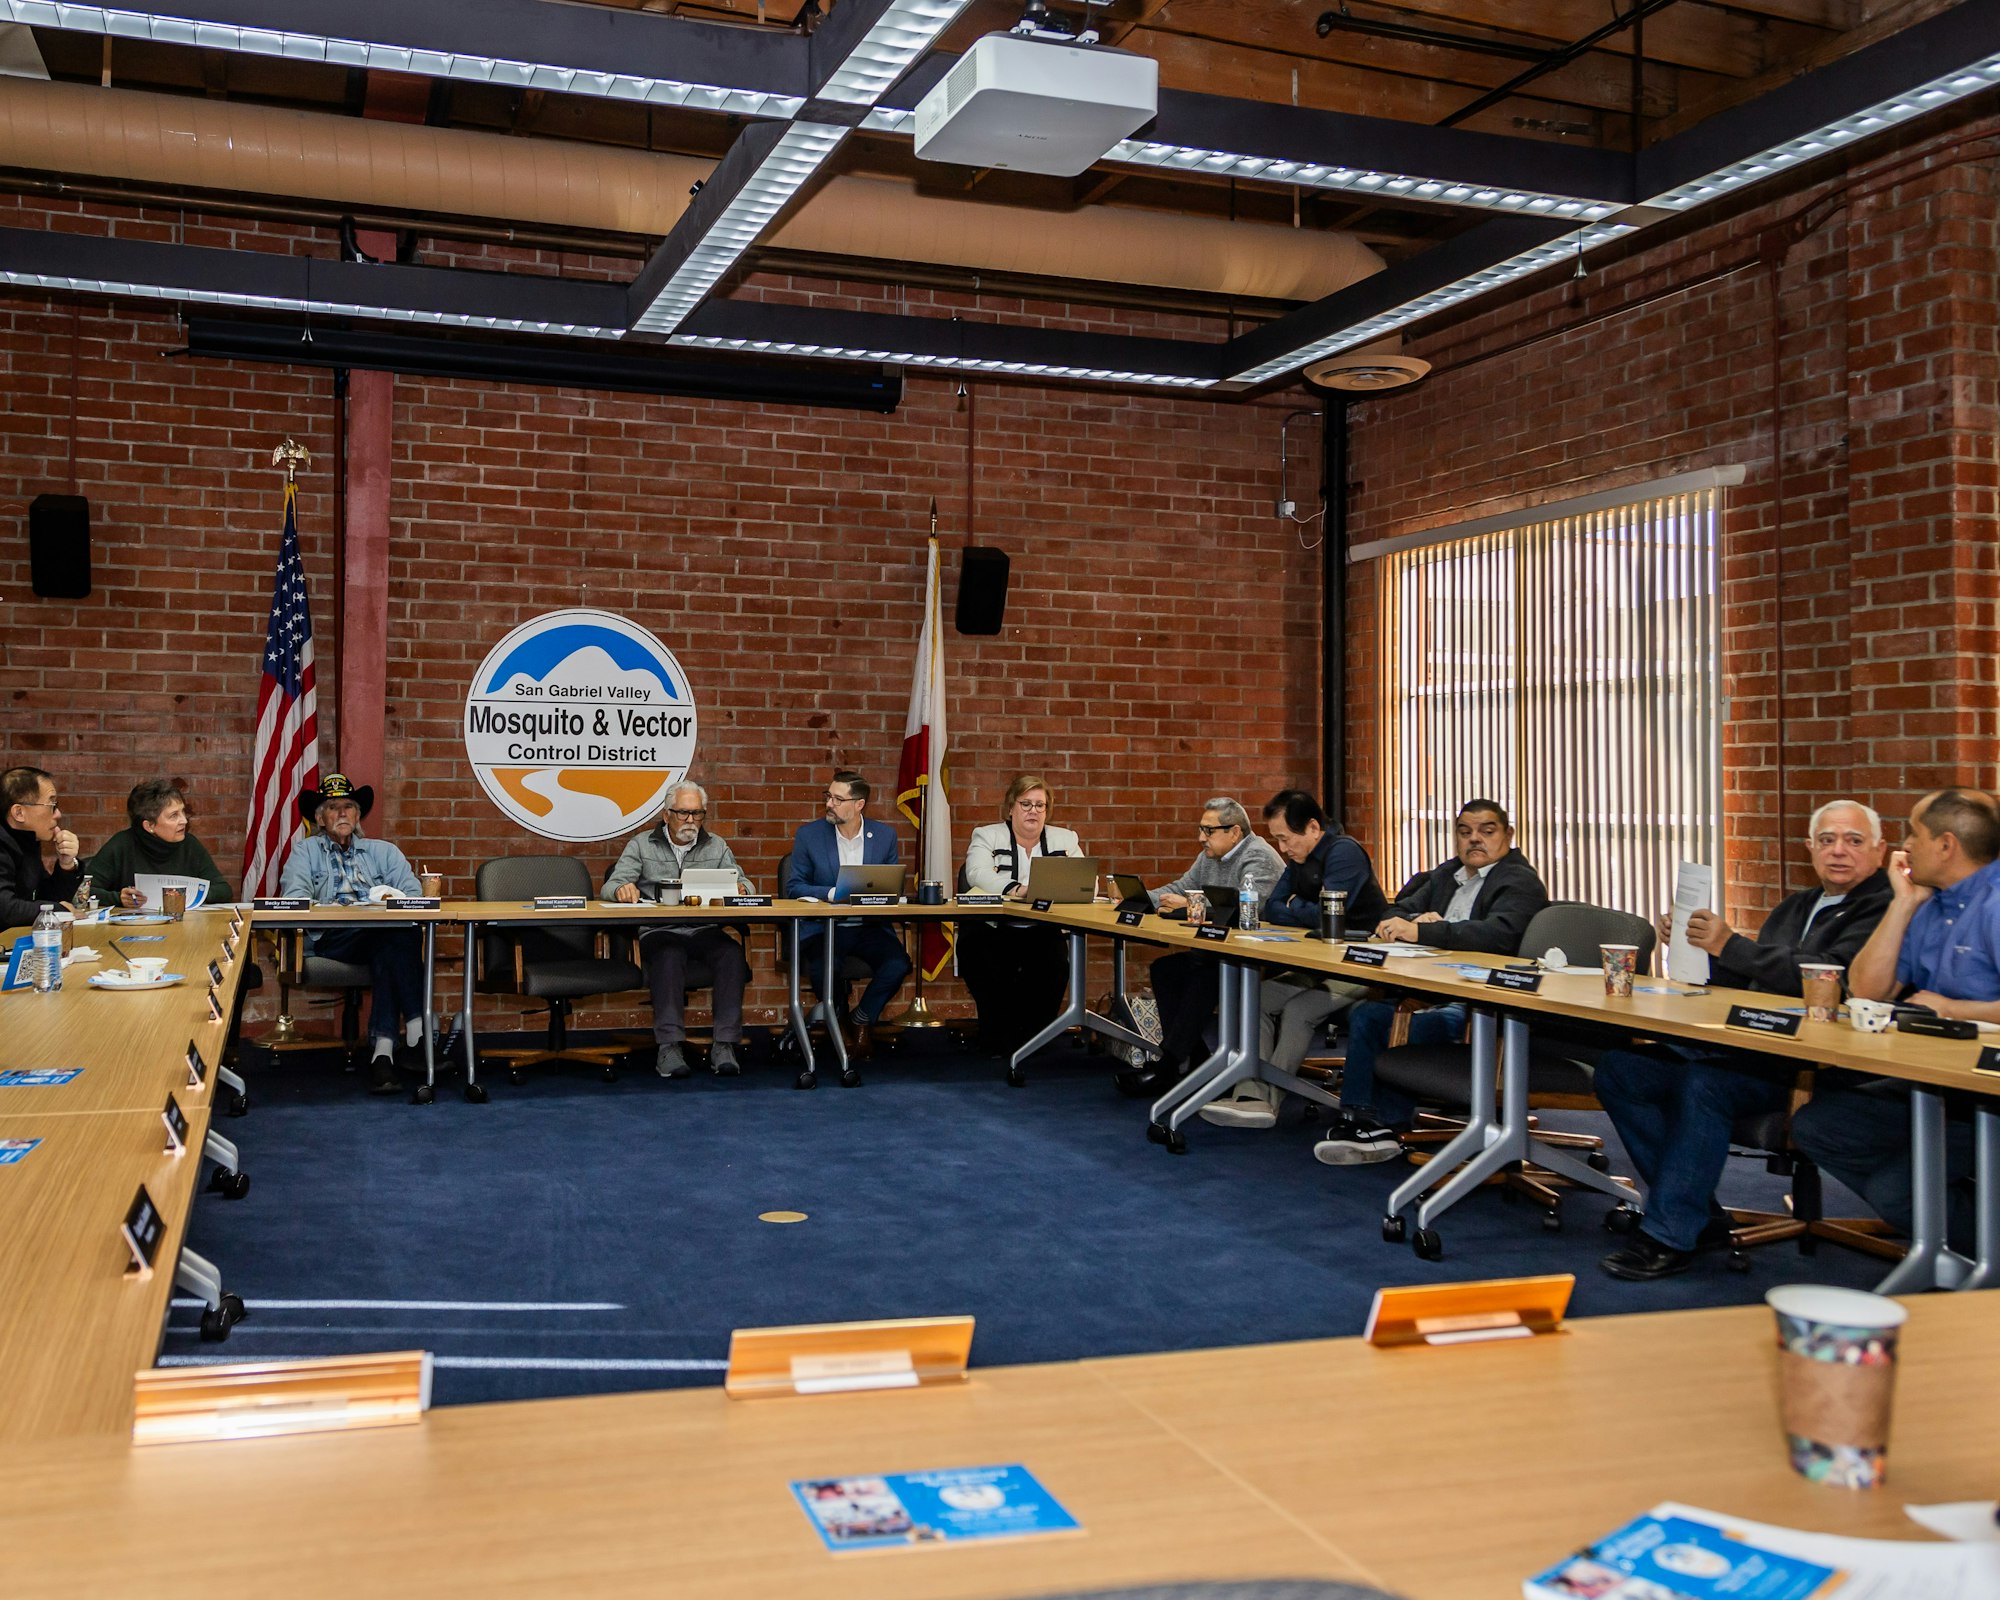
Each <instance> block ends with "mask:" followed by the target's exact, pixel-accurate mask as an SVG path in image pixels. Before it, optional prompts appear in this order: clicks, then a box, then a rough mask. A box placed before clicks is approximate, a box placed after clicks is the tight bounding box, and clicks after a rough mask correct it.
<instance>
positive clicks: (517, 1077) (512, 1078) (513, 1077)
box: [507, 1067, 524, 1089]
mask: <svg viewBox="0 0 2000 1600" xmlns="http://www.w3.org/2000/svg"><path fill="white" fill-rule="evenodd" d="M507 1081H508V1082H509V1083H511V1084H512V1085H513V1086H514V1087H515V1088H517V1089H518V1088H520V1087H521V1084H522V1082H523V1081H524V1080H523V1079H522V1077H521V1074H520V1073H518V1072H516V1071H514V1070H513V1069H512V1068H511V1067H510V1068H509V1069H508V1071H507Z"/></svg>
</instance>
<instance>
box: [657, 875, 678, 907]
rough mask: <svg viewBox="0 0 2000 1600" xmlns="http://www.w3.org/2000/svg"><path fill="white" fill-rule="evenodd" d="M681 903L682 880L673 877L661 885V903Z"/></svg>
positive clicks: (671, 904)
mask: <svg viewBox="0 0 2000 1600" xmlns="http://www.w3.org/2000/svg"><path fill="white" fill-rule="evenodd" d="M680 903H681V885H680V880H679V879H678V878H675V879H671V880H669V881H668V882H666V883H663V884H661V885H660V904H661V905H663V906H677V905H679V904H680Z"/></svg>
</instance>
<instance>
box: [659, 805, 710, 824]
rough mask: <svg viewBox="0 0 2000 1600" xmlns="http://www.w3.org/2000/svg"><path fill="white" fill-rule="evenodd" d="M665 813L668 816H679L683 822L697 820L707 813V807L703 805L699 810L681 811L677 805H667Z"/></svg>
mask: <svg viewBox="0 0 2000 1600" xmlns="http://www.w3.org/2000/svg"><path fill="white" fill-rule="evenodd" d="M667 815H668V816H670V817H679V818H680V819H681V821H683V822H699V821H701V819H702V818H703V817H705V816H707V815H708V808H707V807H706V806H704V807H703V808H702V809H701V810H699V811H683V810H681V808H680V807H679V806H668V807H667Z"/></svg>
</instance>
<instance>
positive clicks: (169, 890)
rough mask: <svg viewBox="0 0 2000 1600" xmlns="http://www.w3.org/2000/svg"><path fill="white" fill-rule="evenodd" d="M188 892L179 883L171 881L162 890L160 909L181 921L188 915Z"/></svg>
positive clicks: (175, 919)
mask: <svg viewBox="0 0 2000 1600" xmlns="http://www.w3.org/2000/svg"><path fill="white" fill-rule="evenodd" d="M187 908H188V892H187V890H185V889H183V888H182V887H181V886H180V885H179V884H177V883H170V884H168V885H167V886H166V887H165V888H164V889H162V890H161V891H160V909H161V910H162V911H164V912H166V914H167V915H168V916H170V917H172V918H173V919H174V921H176V922H179V921H180V920H181V918H182V917H184V916H186V915H187Z"/></svg>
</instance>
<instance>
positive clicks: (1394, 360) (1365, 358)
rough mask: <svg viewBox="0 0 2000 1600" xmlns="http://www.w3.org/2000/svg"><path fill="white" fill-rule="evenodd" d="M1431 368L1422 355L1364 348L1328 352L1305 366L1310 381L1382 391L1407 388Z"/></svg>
mask: <svg viewBox="0 0 2000 1600" xmlns="http://www.w3.org/2000/svg"><path fill="white" fill-rule="evenodd" d="M1430 370H1431V364H1430V363H1429V362H1428V361H1425V360H1423V359H1422V358H1420V357H1418V356H1388V355H1381V354H1371V353H1370V352H1368V351H1364V350H1355V351H1351V352H1349V353H1348V354H1346V355H1342V356H1328V357H1327V358H1326V359H1325V360H1324V361H1315V362H1314V363H1313V364H1312V365H1311V366H1309V367H1307V368H1306V370H1305V380H1306V382H1307V383H1310V384H1315V385H1317V386H1318V387H1319V388H1322V389H1340V390H1344V391H1345V392H1347V393H1349V394H1379V393H1380V392H1381V391H1382V390H1384V389H1404V388H1407V387H1409V385H1411V384H1413V383H1416V382H1418V381H1419V380H1420V379H1421V378H1423V377H1424V375H1425V374H1426V373H1428V372H1429V371H1430Z"/></svg>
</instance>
